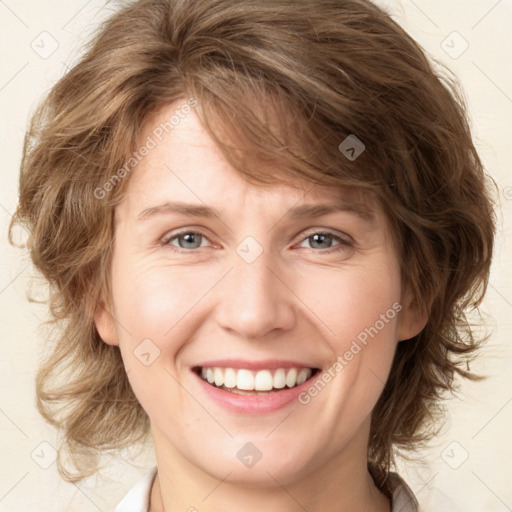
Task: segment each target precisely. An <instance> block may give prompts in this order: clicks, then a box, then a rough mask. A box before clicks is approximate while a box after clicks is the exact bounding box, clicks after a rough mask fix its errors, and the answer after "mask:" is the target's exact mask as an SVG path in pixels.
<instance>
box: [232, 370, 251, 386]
mask: <svg viewBox="0 0 512 512" xmlns="http://www.w3.org/2000/svg"><path fill="white" fill-rule="evenodd" d="M236 387H237V388H238V389H243V390H245V391H251V390H252V389H254V377H253V375H252V372H251V371H250V370H238V376H237V379H236Z"/></svg>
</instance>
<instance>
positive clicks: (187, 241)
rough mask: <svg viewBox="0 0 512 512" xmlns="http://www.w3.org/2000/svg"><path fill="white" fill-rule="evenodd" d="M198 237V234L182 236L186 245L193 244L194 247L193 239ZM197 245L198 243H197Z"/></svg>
mask: <svg viewBox="0 0 512 512" xmlns="http://www.w3.org/2000/svg"><path fill="white" fill-rule="evenodd" d="M197 236H198V234H197V233H186V234H185V235H182V238H183V239H184V240H185V244H192V245H194V242H193V238H194V237H197ZM195 245H197V242H196V244H195ZM199 245H200V244H199ZM186 247H187V248H190V247H189V246H188V245H186ZM198 247H199V246H198Z"/></svg>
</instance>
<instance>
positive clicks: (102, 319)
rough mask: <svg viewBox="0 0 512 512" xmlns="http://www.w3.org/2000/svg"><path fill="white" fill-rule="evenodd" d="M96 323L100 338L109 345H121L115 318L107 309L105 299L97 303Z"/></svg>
mask: <svg viewBox="0 0 512 512" xmlns="http://www.w3.org/2000/svg"><path fill="white" fill-rule="evenodd" d="M94 325H95V326H96V330H97V331H98V334H99V335H100V338H101V339H102V340H103V341H104V342H105V343H106V344H107V345H114V346H119V340H118V339H117V332H116V328H115V322H114V318H113V316H112V315H111V314H110V312H109V311H108V310H107V308H106V306H105V302H104V301H103V300H101V301H100V302H98V304H97V305H96V311H95V312H94Z"/></svg>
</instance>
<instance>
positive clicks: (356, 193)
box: [124, 100, 378, 219]
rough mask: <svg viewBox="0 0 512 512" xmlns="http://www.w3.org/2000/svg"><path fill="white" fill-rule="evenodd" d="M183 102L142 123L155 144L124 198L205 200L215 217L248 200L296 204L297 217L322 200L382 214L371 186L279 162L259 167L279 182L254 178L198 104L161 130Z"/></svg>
mask: <svg viewBox="0 0 512 512" xmlns="http://www.w3.org/2000/svg"><path fill="white" fill-rule="evenodd" d="M183 104H184V100H178V101H176V102H175V103H173V104H170V105H167V106H164V107H162V108H161V109H160V110H158V111H157V112H155V113H154V114H153V115H152V116H150V117H149V118H148V119H147V120H146V122H145V124H144V125H143V129H142V130H141V133H140V137H139V142H138V145H137V147H138V148H143V147H144V146H147V147H149V146H151V149H150V151H148V152H145V153H146V155H145V156H144V157H143V158H141V159H140V161H139V163H138V164H137V165H136V167H135V169H134V171H133V172H132V175H131V177H130V182H129V184H128V190H127V197H126V201H124V202H125V203H128V205H130V206H133V207H135V206H136V207H138V208H140V206H141V205H144V206H145V209H146V210H147V209H148V208H152V206H151V205H153V207H155V206H156V205H157V204H164V203H165V202H168V201H171V200H172V201H174V202H181V203H195V204H202V205H203V213H204V214H205V216H207V215H210V216H212V215H214V213H213V212H212V211H211V209H214V208H215V209H218V208H219V207H222V208H223V209H229V207H230V205H231V206H233V207H236V206H237V205H240V204H243V203H244V202H245V200H247V199H249V200H251V201H257V202H258V204H259V205H260V206H261V207H262V208H271V207H273V206H274V205H276V204H279V205H280V206H281V207H282V208H284V209H291V208H294V211H295V213H296V215H297V217H300V216H306V215H307V214H308V213H311V214H312V215H314V214H316V215H319V214H320V210H319V205H321V204H323V205H324V207H323V208H324V210H326V209H327V208H328V207H329V205H336V204H337V205H340V206H341V205H342V206H344V207H346V209H349V210H350V209H351V210H353V211H354V212H356V213H358V214H360V215H361V216H366V217H367V219H370V218H371V217H372V216H374V215H375V214H376V213H377V210H378V206H377V204H376V201H375V200H374V198H373V195H372V194H371V193H370V192H369V191H367V190H363V189H362V188H360V187H359V188H356V187H346V186H341V185H325V184H322V183H319V182H318V181H317V182H314V181H313V180H305V179H298V178H297V177H296V176H295V177H292V176H291V174H290V173H289V172H287V170H286V168H285V167H284V166H283V165H281V166H279V164H276V165H270V164H268V163H266V164H261V165H260V167H259V169H258V171H259V172H261V171H263V172H264V173H268V175H270V176H272V177H273V179H275V180H276V182H275V184H271V185H269V184H257V183H252V182H249V181H248V180H247V179H246V177H245V176H244V175H242V173H241V172H238V171H237V170H236V169H235V168H234V167H233V166H232V165H230V163H228V162H227V160H226V159H225V157H224V155H223V154H222V152H221V151H220V149H219V148H218V147H217V146H216V145H215V142H214V141H213V140H212V138H211V137H210V135H209V133H208V132H207V130H206V129H205V128H204V127H203V125H202V124H201V122H200V120H199V118H198V116H197V115H196V113H195V112H194V110H193V109H189V110H188V113H187V114H186V115H182V116H181V117H180V120H179V122H178V123H176V124H175V126H173V128H172V130H169V131H168V133H163V134H162V127H164V128H165V127H166V126H167V125H166V123H168V121H169V119H171V118H172V117H173V116H175V117H176V114H175V113H176V111H179V110H180V108H181V107H182V106H183ZM253 165H258V164H254V163H253ZM320 181H321V180H320ZM150 203H151V204H150ZM210 206H211V209H210V210H209V207H210ZM263 211H265V210H263ZM139 213H141V212H139ZM146 213H148V212H146ZM325 213H328V212H327V211H326V212H325Z"/></svg>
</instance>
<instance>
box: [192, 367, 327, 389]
mask: <svg viewBox="0 0 512 512" xmlns="http://www.w3.org/2000/svg"><path fill="white" fill-rule="evenodd" d="M192 371H194V372H195V373H196V374H197V375H198V376H199V377H200V378H201V379H203V380H204V381H205V382H207V383H208V384H210V385H211V386H213V387H215V388H219V389H222V390H224V391H229V392H231V393H237V394H241V395H268V394H272V393H278V392H279V391H283V390H286V389H290V388H294V387H297V386H300V385H302V384H304V382H306V381H308V380H310V379H312V378H313V377H314V376H315V375H316V374H317V373H318V372H319V371H320V369H319V368H294V367H292V368H275V369H268V370H259V371H254V370H248V369H245V368H240V369H239V368H223V367H218V366H215V367H201V366H196V367H194V368H193V369H192Z"/></svg>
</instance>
